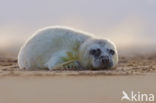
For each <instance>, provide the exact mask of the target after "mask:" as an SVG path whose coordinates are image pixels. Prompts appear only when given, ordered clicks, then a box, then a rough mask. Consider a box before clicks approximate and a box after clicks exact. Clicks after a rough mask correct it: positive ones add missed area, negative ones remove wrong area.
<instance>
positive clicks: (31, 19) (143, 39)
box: [0, 0, 156, 54]
mask: <svg viewBox="0 0 156 103" xmlns="http://www.w3.org/2000/svg"><path fill="white" fill-rule="evenodd" d="M0 12H1V16H0V51H1V52H6V51H7V52H8V53H11V52H13V51H14V52H15V54H17V52H18V50H19V48H20V46H21V45H22V44H23V43H24V42H25V40H26V39H27V38H28V37H29V36H30V35H32V34H33V33H34V32H35V31H37V30H38V29H41V28H44V27H46V26H55V25H61V26H69V27H72V28H75V29H79V30H82V31H87V32H90V33H93V34H95V35H97V36H98V35H99V36H104V37H106V38H109V39H110V40H112V41H114V42H115V43H116V44H117V47H119V49H120V48H128V47H129V48H133V47H134V48H137V47H142V48H144V49H147V48H149V46H151V48H152V49H155V48H153V46H155V47H156V40H155V39H156V29H155V27H156V20H155V18H156V13H155V12H156V1H155V0H93V1H91V0H65V1H62V0H44V1H43V0H25V1H22V0H13V1H10V0H1V1H0ZM152 49H149V51H152ZM121 50H123V49H121Z"/></svg>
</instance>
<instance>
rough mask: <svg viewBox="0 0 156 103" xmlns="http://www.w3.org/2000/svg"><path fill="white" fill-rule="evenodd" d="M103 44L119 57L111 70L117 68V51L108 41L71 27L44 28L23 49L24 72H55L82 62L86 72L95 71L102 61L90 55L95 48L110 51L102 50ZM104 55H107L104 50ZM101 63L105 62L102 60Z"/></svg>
mask: <svg viewBox="0 0 156 103" xmlns="http://www.w3.org/2000/svg"><path fill="white" fill-rule="evenodd" d="M98 41H99V43H98ZM102 42H103V43H105V44H109V45H107V46H109V47H110V48H111V49H113V50H114V52H115V53H116V55H115V56H113V57H112V59H114V60H113V64H112V66H111V67H114V66H115V65H116V64H117V51H116V48H115V46H114V44H113V43H110V42H109V41H108V40H105V39H95V37H93V36H91V35H90V34H89V33H84V32H80V31H77V30H74V29H70V28H67V27H48V28H44V29H41V30H39V31H37V32H36V33H35V34H34V35H33V36H32V37H31V38H30V39H29V40H27V42H26V43H25V44H24V45H23V46H22V48H21V50H20V52H19V55H18V64H19V67H20V68H21V69H22V68H25V69H45V68H48V69H49V70H51V69H53V68H56V67H57V66H58V65H59V64H62V63H64V62H68V61H70V60H71V59H73V60H75V61H78V62H79V63H80V65H81V66H82V67H84V68H88V67H93V68H94V65H97V63H98V62H99V61H98V60H97V59H96V60H95V59H94V58H95V57H94V56H90V55H92V54H91V53H90V52H89V51H90V49H91V48H97V47H99V48H106V47H100V46H102V44H103V43H102ZM106 42H108V43H106ZM100 43H101V44H100ZM95 44H96V45H95ZM99 45H100V46H99ZM101 51H102V52H104V50H101ZM101 55H102V54H101ZM93 59H94V60H93ZM110 59H111V58H110ZM99 60H100V61H101V59H99ZM98 65H99V66H95V68H99V67H102V66H101V63H100V64H98Z"/></svg>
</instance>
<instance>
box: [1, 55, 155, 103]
mask: <svg viewBox="0 0 156 103" xmlns="http://www.w3.org/2000/svg"><path fill="white" fill-rule="evenodd" d="M123 90H125V91H126V92H128V93H129V92H130V91H132V90H133V91H134V92H138V91H140V92H141V93H153V94H155V95H156V55H146V56H145V55H142V56H139V55H137V56H132V57H125V56H124V57H120V62H119V65H118V67H117V68H116V70H105V71H73V70H70V71H21V70H19V69H18V66H17V60H16V59H14V58H6V57H1V58H0V103H124V102H122V101H121V100H120V98H121V97H122V91H123ZM127 103H128V102H127ZM147 103H148V102H147ZM151 103H154V102H151Z"/></svg>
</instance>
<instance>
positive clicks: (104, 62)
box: [100, 56, 110, 65]
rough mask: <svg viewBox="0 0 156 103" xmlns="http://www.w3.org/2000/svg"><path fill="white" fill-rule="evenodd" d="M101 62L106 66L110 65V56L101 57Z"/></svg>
mask: <svg viewBox="0 0 156 103" xmlns="http://www.w3.org/2000/svg"><path fill="white" fill-rule="evenodd" d="M100 58H101V62H102V63H103V64H104V65H108V64H109V62H110V60H109V57H108V56H101V57H100Z"/></svg>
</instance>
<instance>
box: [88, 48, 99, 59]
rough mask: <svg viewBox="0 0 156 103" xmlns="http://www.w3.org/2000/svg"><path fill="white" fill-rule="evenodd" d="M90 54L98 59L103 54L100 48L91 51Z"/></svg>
mask: <svg viewBox="0 0 156 103" xmlns="http://www.w3.org/2000/svg"><path fill="white" fill-rule="evenodd" d="M90 54H92V55H94V56H96V57H98V56H100V54H101V50H100V49H99V48H98V49H91V50H90Z"/></svg>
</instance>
